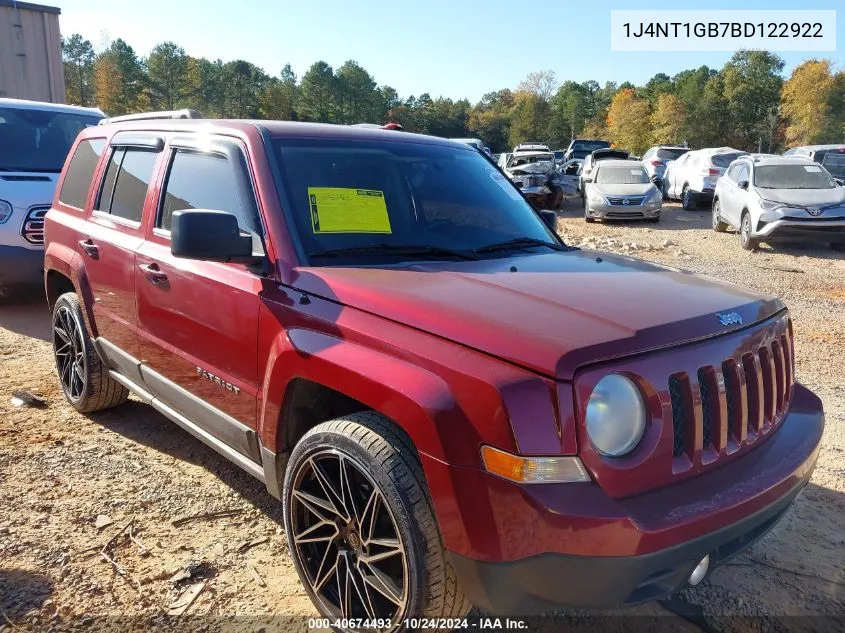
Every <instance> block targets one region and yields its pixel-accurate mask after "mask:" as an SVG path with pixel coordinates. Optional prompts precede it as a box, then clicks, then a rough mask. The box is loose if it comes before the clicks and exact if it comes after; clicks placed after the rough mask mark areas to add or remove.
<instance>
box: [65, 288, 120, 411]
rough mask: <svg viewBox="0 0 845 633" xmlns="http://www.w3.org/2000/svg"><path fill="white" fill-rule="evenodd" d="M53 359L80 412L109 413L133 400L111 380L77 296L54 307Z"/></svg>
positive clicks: (67, 297) (70, 295) (68, 295)
mask: <svg viewBox="0 0 845 633" xmlns="http://www.w3.org/2000/svg"><path fill="white" fill-rule="evenodd" d="M53 356H54V358H55V360H56V372H57V373H58V374H59V382H60V383H61V385H62V391H63V392H64V394H65V398H67V400H68V402H70V404H71V405H72V406H73V408H74V409H76V410H77V411H79V412H81V413H90V412H92V411H100V410H101V409H108V408H109V407H114V406H117V405H119V404H122V403H123V402H125V401H126V399H127V398H128V397H129V391H127V389H126V387H124V386H123V385H121V384H120V383H118V382H116V381H115V380H113V379H112V377H111V376H109V372H108V369H107V368H106V367H105V365H103V363H102V361H101V360H100V357H99V356H97V351H96V350H95V349H94V343H93V341H91V337H90V336H89V335H88V330H86V329H85V321H84V319H83V318H82V308H81V306H80V304H79V298H78V297H77V296H76V294H75V293H73V292H68V293H65V294H63V295H62V296H61V297H59V298H58V300H57V301H56V305H55V306H53Z"/></svg>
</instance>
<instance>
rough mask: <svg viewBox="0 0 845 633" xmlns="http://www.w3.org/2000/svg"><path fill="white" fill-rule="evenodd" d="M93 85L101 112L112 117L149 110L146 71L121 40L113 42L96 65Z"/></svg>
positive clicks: (131, 50) (133, 52)
mask: <svg viewBox="0 0 845 633" xmlns="http://www.w3.org/2000/svg"><path fill="white" fill-rule="evenodd" d="M94 84H95V88H96V91H97V102H98V104H99V106H100V108H101V109H102V110H103V111H105V112H106V113H107V114H109V115H111V116H116V115H120V114H127V113H131V112H143V111H145V110H148V109H149V107H150V102H149V98H148V96H147V91H146V86H147V74H146V72H145V69H144V67H143V65H142V64H141V62H140V60H139V59H138V56H137V55H136V54H135V51H134V49H133V48H132V47H131V46H129V44H127V43H126V42H125V41H123V40H122V39H116V40H115V41H113V42H112V43H111V44H110V45H109V46H108V47H107V48H106V49H105V50H104V51H103V52H102V53H101V54H100V55H99V57H98V58H97V60H96V61H95V62H94Z"/></svg>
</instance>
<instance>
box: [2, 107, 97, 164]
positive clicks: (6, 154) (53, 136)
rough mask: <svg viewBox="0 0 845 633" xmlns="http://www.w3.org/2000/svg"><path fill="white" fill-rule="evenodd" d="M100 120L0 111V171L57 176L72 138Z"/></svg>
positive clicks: (76, 115) (80, 116)
mask: <svg viewBox="0 0 845 633" xmlns="http://www.w3.org/2000/svg"><path fill="white" fill-rule="evenodd" d="M100 118H101V117H98V116H94V115H90V116H88V115H79V114H69V113H66V112H51V111H48V110H30V109H24V108H5V107H0V171H47V172H56V173H58V172H60V171H61V170H62V166H63V165H64V163H65V158H67V153H68V151H70V147H71V145H73V141H74V139H76V135H77V134H79V132H80V130H83V129H85V128H86V127H89V126H93V125H97V123H98V122H99V120H100Z"/></svg>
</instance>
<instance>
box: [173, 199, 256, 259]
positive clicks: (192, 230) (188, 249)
mask: <svg viewBox="0 0 845 633" xmlns="http://www.w3.org/2000/svg"><path fill="white" fill-rule="evenodd" d="M170 252H171V253H173V255H174V256H175V257H184V258H185V259H200V260H206V261H212V262H238V263H242V264H250V263H253V262H254V261H255V257H254V256H253V254H252V236H251V235H249V234H246V233H242V232H241V230H240V228H238V219H237V218H236V217H235V216H234V215H232V214H231V213H226V212H225V211H209V210H205V209H191V210H186V211H174V212H173V218H172V219H171V221H170Z"/></svg>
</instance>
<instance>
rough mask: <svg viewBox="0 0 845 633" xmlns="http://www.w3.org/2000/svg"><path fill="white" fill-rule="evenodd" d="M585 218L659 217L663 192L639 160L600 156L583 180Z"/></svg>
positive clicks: (658, 218)
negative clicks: (600, 159) (605, 158)
mask: <svg viewBox="0 0 845 633" xmlns="http://www.w3.org/2000/svg"><path fill="white" fill-rule="evenodd" d="M584 189H585V193H584V198H585V204H584V220H585V221H587V222H595V221H596V220H648V221H649V222H659V221H660V209H661V207H662V206H663V194H662V193H661V192H660V189H658V188H657V187H656V186H655V184H654V183H653V182H652V181H651V178H649V175H648V172H647V171H646V170H645V168H644V167H643V165H642V164H641V163H640V162H639V161H634V160H613V159H609V160H603V161H600V162H598V163H596V165H595V168H594V169H593V173H592V175H591V176H589V177H587V178H586V180H585V181H584Z"/></svg>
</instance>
